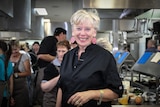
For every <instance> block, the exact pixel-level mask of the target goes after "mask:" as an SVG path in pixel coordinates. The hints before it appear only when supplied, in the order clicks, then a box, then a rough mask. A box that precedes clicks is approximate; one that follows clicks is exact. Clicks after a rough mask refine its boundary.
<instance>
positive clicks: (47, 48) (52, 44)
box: [38, 36, 58, 68]
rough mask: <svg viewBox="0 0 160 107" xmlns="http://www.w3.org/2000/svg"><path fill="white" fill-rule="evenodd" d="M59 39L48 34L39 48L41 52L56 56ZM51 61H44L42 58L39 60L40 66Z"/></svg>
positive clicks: (44, 65)
mask: <svg viewBox="0 0 160 107" xmlns="http://www.w3.org/2000/svg"><path fill="white" fill-rule="evenodd" d="M57 42H58V40H57V39H56V38H55V37H54V36H47V37H45V38H44V39H43V40H42V42H41V44H40V48H39V52H38V55H39V54H50V55H52V56H56V49H57V48H56V44H57ZM49 63H50V62H47V61H44V60H42V59H39V60H38V66H39V67H40V68H43V67H46V66H47V65H48V64H49Z"/></svg>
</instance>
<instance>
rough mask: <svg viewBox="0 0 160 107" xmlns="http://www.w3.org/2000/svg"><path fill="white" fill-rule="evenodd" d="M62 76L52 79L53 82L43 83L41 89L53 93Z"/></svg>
mask: <svg viewBox="0 0 160 107" xmlns="http://www.w3.org/2000/svg"><path fill="white" fill-rule="evenodd" d="M59 77H60V75H58V76H57V77H55V78H52V79H51V80H49V81H46V82H41V88H42V90H43V91H44V92H49V91H51V90H52V89H53V88H54V87H55V86H56V84H57V82H58V79H59Z"/></svg>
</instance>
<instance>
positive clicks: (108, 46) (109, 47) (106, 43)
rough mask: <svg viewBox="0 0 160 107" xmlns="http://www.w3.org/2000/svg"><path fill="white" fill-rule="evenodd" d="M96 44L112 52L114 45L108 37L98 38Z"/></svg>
mask: <svg viewBox="0 0 160 107" xmlns="http://www.w3.org/2000/svg"><path fill="white" fill-rule="evenodd" d="M96 44H97V45H99V46H102V47H103V48H104V49H106V50H108V51H109V52H111V53H112V45H111V43H110V42H109V41H108V39H107V38H98V39H97V42H96Z"/></svg>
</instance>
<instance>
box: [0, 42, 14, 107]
mask: <svg viewBox="0 0 160 107" xmlns="http://www.w3.org/2000/svg"><path fill="white" fill-rule="evenodd" d="M11 53H12V49H11V46H10V45H9V44H7V43H6V42H4V41H3V40H0V107H7V106H8V105H9V98H10V104H11V105H12V104H13V103H14V99H13V97H12V94H13V67H12V63H11V62H10V61H9V59H10V56H11ZM6 86H7V87H9V88H7V87H6Z"/></svg>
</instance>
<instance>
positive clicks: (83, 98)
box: [68, 89, 118, 106]
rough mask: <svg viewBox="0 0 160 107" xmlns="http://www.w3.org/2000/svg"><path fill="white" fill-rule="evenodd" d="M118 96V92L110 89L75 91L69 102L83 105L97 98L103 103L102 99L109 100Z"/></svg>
mask: <svg viewBox="0 0 160 107" xmlns="http://www.w3.org/2000/svg"><path fill="white" fill-rule="evenodd" d="M116 98H118V94H116V93H115V92H113V91H112V90H110V89H99V90H88V91H83V92H77V93H75V94H74V95H72V96H71V97H70V98H69V100H68V103H69V104H73V105H75V106H81V105H83V104H85V103H87V102H88V101H90V100H97V102H100V103H101V101H105V102H107V101H112V100H113V99H116Z"/></svg>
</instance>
